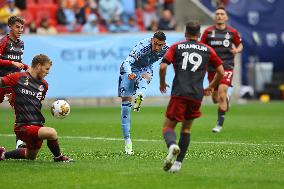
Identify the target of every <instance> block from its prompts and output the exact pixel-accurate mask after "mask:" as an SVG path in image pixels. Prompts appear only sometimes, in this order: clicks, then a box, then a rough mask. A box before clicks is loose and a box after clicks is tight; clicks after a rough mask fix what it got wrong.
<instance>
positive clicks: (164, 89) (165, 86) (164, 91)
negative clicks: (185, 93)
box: [160, 83, 170, 93]
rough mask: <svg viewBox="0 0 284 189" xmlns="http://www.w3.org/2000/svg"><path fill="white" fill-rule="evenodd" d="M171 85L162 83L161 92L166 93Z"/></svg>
mask: <svg viewBox="0 0 284 189" xmlns="http://www.w3.org/2000/svg"><path fill="white" fill-rule="evenodd" d="M169 87H170V86H169V85H168V84H166V83H160V91H161V93H166V92H167V88H169Z"/></svg>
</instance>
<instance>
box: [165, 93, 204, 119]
mask: <svg viewBox="0 0 284 189" xmlns="http://www.w3.org/2000/svg"><path fill="white" fill-rule="evenodd" d="M200 106H201V101H198V100H194V99H191V98H189V97H185V96H172V97H171V99H170V102H169V104H168V108H167V112H166V116H167V118H169V119H171V120H175V121H178V122H182V121H186V120H192V119H195V118H198V117H200V116H201V112H200V111H199V108H200Z"/></svg>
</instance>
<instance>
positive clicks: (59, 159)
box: [53, 155, 74, 162]
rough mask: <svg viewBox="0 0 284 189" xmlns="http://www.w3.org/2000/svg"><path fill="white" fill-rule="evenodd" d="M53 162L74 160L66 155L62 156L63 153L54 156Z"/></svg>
mask: <svg viewBox="0 0 284 189" xmlns="http://www.w3.org/2000/svg"><path fill="white" fill-rule="evenodd" d="M53 159H54V162H73V161H74V160H73V159H71V158H69V157H67V156H64V155H60V156H58V157H54V158H53Z"/></svg>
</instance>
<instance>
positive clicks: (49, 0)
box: [37, 0, 55, 5]
mask: <svg viewBox="0 0 284 189" xmlns="http://www.w3.org/2000/svg"><path fill="white" fill-rule="evenodd" d="M37 3H38V4H40V5H50V4H55V1H54V0H37Z"/></svg>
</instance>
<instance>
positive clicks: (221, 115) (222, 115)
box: [217, 109, 226, 127]
mask: <svg viewBox="0 0 284 189" xmlns="http://www.w3.org/2000/svg"><path fill="white" fill-rule="evenodd" d="M225 114H226V112H225V111H223V110H221V109H218V121H217V125H219V126H221V127H222V126H223V123H224V120H225Z"/></svg>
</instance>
